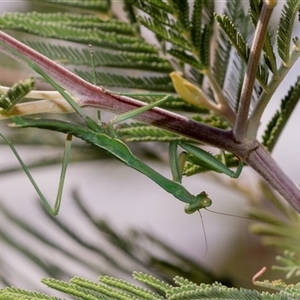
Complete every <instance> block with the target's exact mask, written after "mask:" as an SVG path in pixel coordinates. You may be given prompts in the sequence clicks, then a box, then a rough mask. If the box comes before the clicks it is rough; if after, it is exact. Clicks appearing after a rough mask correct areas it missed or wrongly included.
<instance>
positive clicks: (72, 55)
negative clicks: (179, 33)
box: [26, 41, 173, 72]
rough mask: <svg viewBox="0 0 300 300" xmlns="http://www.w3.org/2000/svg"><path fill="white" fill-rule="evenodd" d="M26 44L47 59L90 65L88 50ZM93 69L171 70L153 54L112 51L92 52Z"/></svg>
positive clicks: (38, 43)
mask: <svg viewBox="0 0 300 300" xmlns="http://www.w3.org/2000/svg"><path fill="white" fill-rule="evenodd" d="M26 44H27V45H28V46H30V47H31V48H33V49H35V50H36V51H38V52H40V53H42V54H44V55H45V56H47V57H48V58H50V59H52V60H54V61H58V62H60V63H63V64H73V65H87V66H90V65H91V54H90V51H89V49H87V48H84V49H78V48H75V47H68V46H63V45H55V44H51V43H45V42H40V41H27V42H26ZM93 56H94V64H95V67H99V66H107V67H117V68H127V69H131V68H132V69H135V68H141V69H143V70H149V71H156V72H171V71H172V70H173V69H172V67H171V64H170V63H169V61H168V60H166V59H164V58H162V57H160V56H158V55H157V54H153V53H135V52H126V51H112V50H105V49H101V50H97V49H94V50H93Z"/></svg>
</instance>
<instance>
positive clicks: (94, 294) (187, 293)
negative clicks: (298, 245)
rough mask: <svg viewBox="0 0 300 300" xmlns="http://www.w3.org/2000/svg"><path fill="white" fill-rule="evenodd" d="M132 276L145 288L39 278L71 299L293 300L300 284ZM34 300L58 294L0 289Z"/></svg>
mask: <svg viewBox="0 0 300 300" xmlns="http://www.w3.org/2000/svg"><path fill="white" fill-rule="evenodd" d="M133 277H134V279H136V280H137V281H139V282H142V283H144V284H145V285H146V286H148V288H141V287H138V286H136V285H133V284H130V283H128V282H126V281H124V280H120V279H116V278H113V277H108V276H101V277H99V281H100V283H96V282H93V281H90V280H87V279H84V278H80V277H74V278H72V279H71V280H70V283H66V282H63V281H59V280H56V279H51V278H50V279H43V280H42V282H43V283H44V284H45V285H47V286H48V287H50V288H52V289H55V290H58V291H60V292H63V293H65V294H67V295H69V296H72V297H74V299H95V300H96V299H123V300H129V299H141V300H142V299H144V300H146V299H151V300H164V299H165V300H179V299H180V300H183V299H224V300H225V299H240V300H244V299H249V300H250V299H253V300H254V299H261V300H286V299H289V300H296V299H298V298H299V296H300V285H299V284H298V285H286V284H284V283H282V284H281V286H278V282H277V281H274V282H264V283H261V284H262V285H263V284H265V285H267V286H268V287H270V288H275V287H276V289H278V290H279V292H277V293H275V294H271V293H269V292H262V293H260V292H258V291H255V290H247V289H242V288H241V289H236V288H228V287H226V286H224V285H221V284H219V283H214V284H212V285H207V284H200V285H197V284H195V283H193V282H191V281H189V280H186V279H184V278H181V277H178V276H177V277H175V278H174V282H175V286H174V285H169V284H166V283H164V282H163V281H161V280H158V279H157V278H155V277H153V276H151V275H147V274H144V273H141V272H135V273H134V274H133ZM149 287H150V288H151V289H154V292H153V291H151V290H150V289H149ZM23 298H26V299H28V300H33V299H35V300H38V299H46V300H47V299H49V300H55V299H56V300H59V298H55V297H51V296H47V295H45V294H41V293H38V292H28V291H25V290H22V289H17V288H13V287H12V288H6V289H3V290H0V299H23Z"/></svg>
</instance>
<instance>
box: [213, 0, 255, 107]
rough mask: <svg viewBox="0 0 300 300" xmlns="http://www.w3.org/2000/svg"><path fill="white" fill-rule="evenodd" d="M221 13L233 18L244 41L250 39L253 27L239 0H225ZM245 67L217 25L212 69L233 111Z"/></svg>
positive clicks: (236, 105)
mask: <svg viewBox="0 0 300 300" xmlns="http://www.w3.org/2000/svg"><path fill="white" fill-rule="evenodd" d="M223 14H224V15H226V16H228V17H229V18H230V20H233V22H234V24H235V25H236V27H237V28H238V29H239V32H240V34H241V35H242V36H243V37H244V39H245V40H246V41H249V40H251V37H252V35H253V27H252V26H251V24H250V20H249V17H248V16H247V15H246V14H245V12H244V7H243V5H242V1H241V0H234V1H227V3H226V7H225V10H224V12H223ZM245 67H246V64H245V63H244V61H243V60H242V59H241V57H240V56H239V55H236V52H233V47H232V44H231V43H230V40H229V39H228V38H227V35H226V34H225V33H224V31H223V30H222V29H221V28H220V27H218V39H217V47H216V49H215V54H214V63H213V66H212V70H213V74H214V76H215V78H216V80H217V81H218V83H219V85H220V87H222V88H223V91H224V93H225V94H226V96H227V99H228V101H229V102H230V104H231V106H232V108H234V110H235V111H237V109H238V106H239V101H240V94H241V89H242V84H243V80H244V74H245Z"/></svg>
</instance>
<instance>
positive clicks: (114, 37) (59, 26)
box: [0, 13, 157, 53]
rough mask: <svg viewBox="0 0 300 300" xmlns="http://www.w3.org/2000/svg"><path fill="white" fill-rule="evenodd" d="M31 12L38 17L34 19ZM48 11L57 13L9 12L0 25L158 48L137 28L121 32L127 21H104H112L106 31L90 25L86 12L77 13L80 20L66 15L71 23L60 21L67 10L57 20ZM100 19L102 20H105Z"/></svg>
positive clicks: (128, 47)
mask: <svg viewBox="0 0 300 300" xmlns="http://www.w3.org/2000/svg"><path fill="white" fill-rule="evenodd" d="M31 15H33V17H34V18H33V19H32V20H31ZM44 15H45V18H46V17H47V15H50V17H52V16H53V14H44V13H39V14H38V13H28V14H20V13H10V14H5V15H3V16H1V17H0V28H2V29H15V30H22V31H25V32H28V33H33V34H36V35H39V36H43V37H52V38H57V39H63V40H67V41H73V42H79V43H84V44H88V43H91V44H93V45H94V46H103V47H106V48H108V49H115V50H122V51H135V52H146V53H156V52H157V50H156V49H155V48H154V47H153V46H151V45H149V44H148V43H146V42H144V41H143V40H142V39H141V38H139V37H135V36H134V33H133V32H131V34H130V35H128V34H127V35H125V34H123V33H119V32H118V30H120V31H122V32H123V31H124V29H123V25H122V24H124V27H125V28H128V24H127V23H125V22H121V21H115V20H112V21H111V20H107V21H105V22H104V23H106V24H108V25H105V26H104V27H106V30H107V28H109V30H107V31H104V30H102V29H99V28H97V27H94V25H93V26H92V25H91V24H90V23H89V25H90V26H89V27H88V28H87V25H88V24H87V23H86V22H85V17H84V16H83V17H81V16H79V17H77V15H74V19H76V21H74V20H73V21H72V22H71V19H68V18H66V19H67V23H66V24H65V23H60V22H59V18H60V16H61V15H64V14H60V13H58V16H57V21H56V22H55V21H52V22H48V21H44V20H43V18H44ZM54 15H56V14H54ZM36 16H38V18H37V17H36ZM67 16H70V14H67ZM82 18H83V19H82ZM99 23H100V24H102V22H99ZM78 24H85V25H81V27H80V25H78ZM99 26H100V25H99ZM129 30H130V28H129Z"/></svg>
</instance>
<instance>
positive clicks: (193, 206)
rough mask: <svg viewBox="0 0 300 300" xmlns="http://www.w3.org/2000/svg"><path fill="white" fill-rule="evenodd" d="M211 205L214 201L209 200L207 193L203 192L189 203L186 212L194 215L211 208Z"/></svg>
mask: <svg viewBox="0 0 300 300" xmlns="http://www.w3.org/2000/svg"><path fill="white" fill-rule="evenodd" d="M211 204H212V200H211V199H210V198H208V195H207V194H206V192H204V191H203V192H201V193H200V194H199V195H197V196H195V197H194V199H193V200H192V201H191V202H189V203H187V205H186V206H185V208H184V211H185V212H186V213H187V214H192V213H194V212H195V211H197V210H199V209H201V208H206V207H209V206H211Z"/></svg>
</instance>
